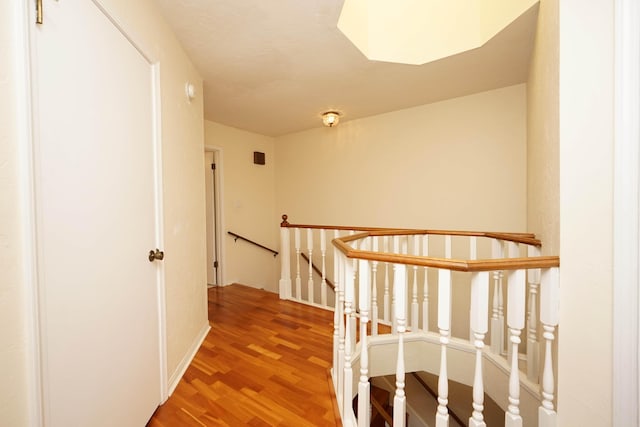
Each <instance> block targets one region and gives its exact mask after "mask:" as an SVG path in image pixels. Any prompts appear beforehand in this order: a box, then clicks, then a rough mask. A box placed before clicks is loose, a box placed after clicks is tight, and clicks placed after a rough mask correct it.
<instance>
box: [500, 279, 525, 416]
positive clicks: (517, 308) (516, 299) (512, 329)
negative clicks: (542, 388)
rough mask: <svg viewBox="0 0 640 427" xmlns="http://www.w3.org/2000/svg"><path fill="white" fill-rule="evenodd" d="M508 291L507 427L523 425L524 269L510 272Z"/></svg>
mask: <svg viewBox="0 0 640 427" xmlns="http://www.w3.org/2000/svg"><path fill="white" fill-rule="evenodd" d="M507 285H508V288H509V290H508V292H507V298H508V302H507V304H508V305H507V325H508V326H509V341H510V342H511V351H510V354H511V372H510V373H509V407H508V408H507V412H506V413H505V415H504V419H505V421H504V422H505V427H522V417H521V416H520V370H519V369H518V345H519V344H520V334H521V333H522V329H524V319H525V297H526V277H525V271H524V270H512V271H510V272H509V280H508V283H507Z"/></svg>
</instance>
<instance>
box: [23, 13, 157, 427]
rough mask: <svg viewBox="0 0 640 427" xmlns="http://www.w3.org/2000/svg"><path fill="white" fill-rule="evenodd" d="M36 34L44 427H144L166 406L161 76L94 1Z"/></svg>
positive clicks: (49, 20)
mask: <svg viewBox="0 0 640 427" xmlns="http://www.w3.org/2000/svg"><path fill="white" fill-rule="evenodd" d="M45 7H46V9H45V16H44V24H43V25H41V26H38V27H37V28H36V29H35V30H34V31H35V50H36V51H35V60H34V69H35V71H34V86H35V99H34V109H35V112H36V119H35V122H36V126H35V132H36V135H35V136H36V138H35V139H36V147H35V163H36V165H35V168H36V193H37V221H38V222H37V243H38V251H39V254H38V255H39V256H38V260H39V261H38V271H39V283H40V291H41V292H40V294H41V295H40V296H41V324H42V351H43V365H44V366H43V380H44V387H45V390H44V394H45V398H44V402H45V408H44V409H45V424H46V425H47V426H52V427H58V426H59V427H72V426H83V427H84V426H91V427H97V426H110V427H111V426H122V427H128V426H131V427H139V426H143V425H144V424H145V423H146V422H147V420H148V419H149V417H150V416H151V415H152V413H153V411H154V410H155V408H156V407H157V405H158V404H159V403H160V400H161V395H160V393H161V392H160V390H161V388H160V361H159V360H160V351H159V332H158V331H159V326H158V325H159V321H158V313H159V309H158V307H159V305H158V280H157V275H158V268H159V267H158V262H159V261H153V262H150V261H149V259H148V254H149V250H151V249H155V247H156V242H157V240H156V237H157V236H156V231H155V230H156V224H155V218H156V215H155V213H156V211H155V200H156V199H155V194H154V184H155V180H154V176H155V175H154V174H155V172H154V147H155V145H154V144H156V143H157V142H156V141H154V132H153V129H154V109H153V96H154V93H153V92H154V84H153V82H154V80H153V69H152V66H151V65H150V64H149V63H148V61H147V60H146V59H145V58H144V57H143V56H142V55H141V54H140V52H139V51H138V50H136V48H135V47H134V46H133V45H132V44H131V43H130V42H129V40H128V39H127V38H126V37H125V36H123V34H122V33H121V32H120V31H119V30H118V28H116V27H115V26H114V25H113V24H112V22H111V21H110V20H109V19H108V17H107V16H105V14H104V13H103V11H102V10H101V9H99V8H98V7H97V6H96V5H95V4H94V3H93V2H92V1H60V2H45Z"/></svg>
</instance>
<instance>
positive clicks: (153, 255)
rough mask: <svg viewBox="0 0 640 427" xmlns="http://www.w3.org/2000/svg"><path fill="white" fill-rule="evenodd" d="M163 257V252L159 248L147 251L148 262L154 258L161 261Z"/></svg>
mask: <svg viewBox="0 0 640 427" xmlns="http://www.w3.org/2000/svg"><path fill="white" fill-rule="evenodd" d="M163 259H164V252H162V251H161V250H160V249H158V248H156V250H155V251H153V250H151V251H149V262H153V261H155V260H158V261H162V260H163Z"/></svg>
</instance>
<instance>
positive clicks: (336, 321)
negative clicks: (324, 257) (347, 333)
mask: <svg viewBox="0 0 640 427" xmlns="http://www.w3.org/2000/svg"><path fill="white" fill-rule="evenodd" d="M333 237H334V238H335V239H337V238H338V237H340V234H339V232H338V230H334V232H333ZM340 256H341V252H340V250H339V249H338V248H337V247H335V246H334V247H333V277H334V278H335V283H334V286H335V289H334V298H333V302H334V306H335V309H334V311H333V376H334V382H335V383H336V385H337V378H338V376H339V374H338V373H339V372H340V370H339V368H338V366H339V364H340V362H339V360H340V357H339V356H338V347H339V345H340V324H341V323H342V303H343V302H344V300H343V299H341V298H340V283H341V277H340Z"/></svg>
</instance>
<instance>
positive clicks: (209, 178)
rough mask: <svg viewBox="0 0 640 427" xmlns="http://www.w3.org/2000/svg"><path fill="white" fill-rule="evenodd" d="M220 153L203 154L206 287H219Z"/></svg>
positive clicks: (220, 228) (220, 269)
mask: <svg viewBox="0 0 640 427" xmlns="http://www.w3.org/2000/svg"><path fill="white" fill-rule="evenodd" d="M221 157H222V156H221V152H220V150H212V149H206V150H205V153H204V172H205V173H204V177H205V199H206V212H207V227H206V233H207V239H206V240H207V287H208V288H210V287H214V286H221V285H222V283H223V281H222V248H221V244H222V242H221V241H222V238H221V235H222V226H221V222H222V221H221V218H222V214H221V211H222V210H221V203H220V200H221V197H220V194H221V179H220V170H221Z"/></svg>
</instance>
